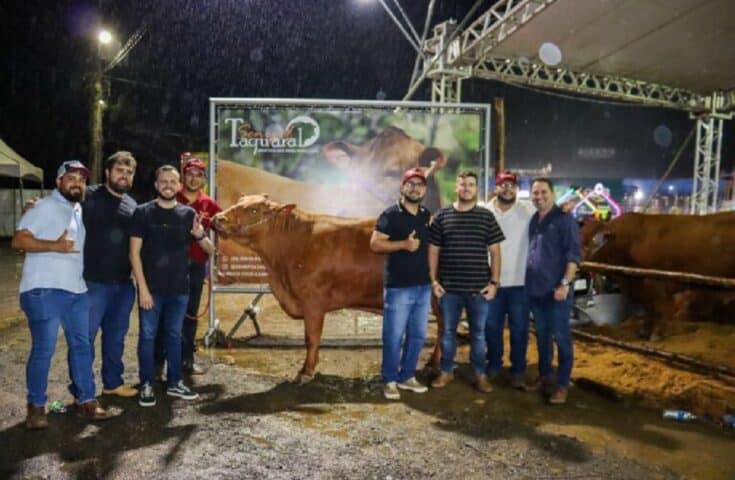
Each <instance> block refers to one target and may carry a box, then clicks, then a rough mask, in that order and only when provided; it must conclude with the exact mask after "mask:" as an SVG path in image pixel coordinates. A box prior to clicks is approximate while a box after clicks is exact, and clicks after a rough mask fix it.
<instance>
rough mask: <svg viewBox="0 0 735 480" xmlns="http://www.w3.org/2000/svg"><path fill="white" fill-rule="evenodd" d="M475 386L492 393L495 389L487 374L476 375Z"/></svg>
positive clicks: (484, 391)
mask: <svg viewBox="0 0 735 480" xmlns="http://www.w3.org/2000/svg"><path fill="white" fill-rule="evenodd" d="M475 388H476V389H477V391H478V392H482V393H490V392H492V391H493V386H492V385H490V380H488V378H487V375H484V374H483V375H476V376H475Z"/></svg>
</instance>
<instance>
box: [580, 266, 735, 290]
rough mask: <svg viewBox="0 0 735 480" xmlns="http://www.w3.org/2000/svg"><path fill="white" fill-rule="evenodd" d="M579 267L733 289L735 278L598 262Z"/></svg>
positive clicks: (594, 270) (593, 270)
mask: <svg viewBox="0 0 735 480" xmlns="http://www.w3.org/2000/svg"><path fill="white" fill-rule="evenodd" d="M580 267H581V268H582V269H584V270H588V271H591V272H603V273H619V274H622V275H627V276H630V277H646V278H653V279H657V280H672V281H675V282H682V283H696V284H700V285H710V286H714V287H723V288H735V278H727V277H712V276H709V275H699V274H697V273H686V272H672V271H668V270H656V269H651V268H634V267H624V266H621V265H610V264H607V263H599V262H582V263H581V264H580Z"/></svg>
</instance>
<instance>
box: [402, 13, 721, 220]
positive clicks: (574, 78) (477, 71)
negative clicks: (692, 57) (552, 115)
mask: <svg viewBox="0 0 735 480" xmlns="http://www.w3.org/2000/svg"><path fill="white" fill-rule="evenodd" d="M556 1H557V0H499V1H497V2H495V3H494V4H493V6H492V7H491V8H489V9H488V10H487V11H486V12H485V13H483V14H481V15H480V16H479V17H478V18H477V19H476V20H475V21H474V22H472V23H471V24H469V25H467V27H466V28H463V26H464V25H465V22H466V21H467V20H468V19H469V18H470V16H471V14H473V13H474V11H475V7H477V6H478V5H479V3H476V4H475V7H473V9H472V10H471V11H470V14H468V15H467V17H466V18H465V19H464V20H463V21H462V22H460V24H459V25H457V24H456V22H455V21H454V20H449V21H446V22H443V23H440V24H438V25H436V26H434V28H433V32H432V33H433V35H432V37H430V38H426V37H425V36H424V38H422V39H420V42H419V44H418V47H419V50H420V51H419V52H418V53H419V55H418V57H417V65H420V66H421V74H420V75H414V76H413V78H412V81H411V85H410V87H409V89H408V92H407V93H406V95H405V97H404V98H403V99H404V100H409V99H410V98H411V97H412V96H413V94H414V93H415V92H416V91H417V89H418V87H419V86H420V84H421V83H422V82H423V81H424V80H426V79H429V80H431V101H432V102H442V103H459V102H461V101H462V88H461V87H462V80H464V79H468V78H484V79H489V80H498V81H502V82H506V83H516V84H523V85H532V86H535V87H540V88H545V89H551V90H558V91H564V92H570V93H574V94H582V95H589V96H594V97H602V98H608V99H612V100H620V101H627V102H632V103H639V104H643V105H648V106H656V107H666V108H675V109H678V110H684V111H688V112H691V113H692V114H693V115H694V116H695V117H696V118H697V148H696V154H695V159H694V184H693V191H692V202H691V213H696V214H705V213H711V212H714V211H716V208H717V205H716V203H717V195H718V181H719V170H720V150H721V147H722V126H723V119H729V118H732V112H733V110H734V109H735V90H729V91H726V92H714V93H712V94H711V95H705V94H701V93H698V92H693V91H690V90H686V89H683V88H678V87H673V86H669V85H663V84H657V83H652V82H646V81H642V80H637V79H632V78H625V77H619V76H613V75H603V74H595V73H590V72H583V71H577V70H574V69H571V68H568V67H565V66H563V65H560V66H558V67H556V66H555V67H552V66H548V65H544V64H542V63H537V62H531V61H529V60H528V59H524V58H520V57H519V58H512V57H499V56H493V49H494V48H495V47H497V46H498V45H499V44H500V43H502V42H503V41H504V40H505V39H506V38H508V37H510V36H512V35H513V34H514V33H515V32H516V31H518V29H519V28H520V27H522V26H523V25H525V24H526V23H528V22H530V21H531V20H532V19H533V18H534V17H536V16H537V15H538V14H539V13H541V12H543V11H544V10H545V9H546V8H547V7H548V6H550V5H551V4H553V3H555V2H556ZM432 3H433V2H432ZM480 3H481V2H480ZM432 10H433V7H432V6H430V8H429V11H428V14H427V25H428V22H429V20H430V18H429V17H430V16H431V12H432ZM417 40H419V39H417Z"/></svg>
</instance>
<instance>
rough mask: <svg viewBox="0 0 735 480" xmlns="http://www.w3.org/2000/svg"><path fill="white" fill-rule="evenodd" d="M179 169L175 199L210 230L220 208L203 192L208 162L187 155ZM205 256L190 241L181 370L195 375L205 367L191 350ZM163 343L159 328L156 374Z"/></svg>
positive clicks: (196, 244)
mask: <svg viewBox="0 0 735 480" xmlns="http://www.w3.org/2000/svg"><path fill="white" fill-rule="evenodd" d="M187 156H188V155H187ZM182 170H183V173H184V175H183V176H184V181H183V185H182V187H181V190H179V192H178V194H177V195H176V200H177V201H178V202H179V203H181V204H182V205H187V206H189V207H191V208H193V209H194V210H195V211H196V213H197V215H198V217H199V220H200V222H201V224H202V226H203V227H204V229H205V231H206V232H207V233H209V225H210V221H211V219H212V217H214V216H215V215H216V214H217V213H219V212H221V211H222V208H221V207H220V206H219V204H218V203H217V202H216V201H215V200H214V199H213V198H212V197H210V196H209V195H207V194H206V193H204V185H205V183H206V180H207V165H206V163H204V160H202V159H201V158H197V157H189V158H188V159H187V160H186V163H184V166H183V168H182ZM208 260H209V255H208V254H207V253H206V252H205V251H204V250H203V249H202V247H201V246H200V245H199V243H198V242H193V243H192V244H191V247H190V248H189V303H188V305H187V307H186V317H184V322H183V325H182V330H181V370H182V372H183V373H188V374H194V375H201V374H203V373H204V369H203V368H202V367H201V366H200V365H198V364H197V363H196V362H194V351H195V350H196V343H195V339H196V331H197V319H198V318H197V317H198V316H199V305H200V300H201V297H202V288H203V286H204V278H205V276H206V272H207V268H206V267H207V261H208ZM164 346H165V340H164V338H163V335H162V332H161V331H159V334H158V336H157V338H156V355H155V357H156V369H157V372H158V374H159V375H160V374H161V373H162V371H163V362H164V359H165V355H164Z"/></svg>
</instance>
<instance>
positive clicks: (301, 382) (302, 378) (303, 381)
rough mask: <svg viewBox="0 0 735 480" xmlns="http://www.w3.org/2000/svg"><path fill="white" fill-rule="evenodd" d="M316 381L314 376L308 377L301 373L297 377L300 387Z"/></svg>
mask: <svg viewBox="0 0 735 480" xmlns="http://www.w3.org/2000/svg"><path fill="white" fill-rule="evenodd" d="M312 380H314V375H307V374H305V373H304V372H299V373H298V374H297V375H296V383H297V384H299V385H306V384H307V383H309V382H311V381H312Z"/></svg>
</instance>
